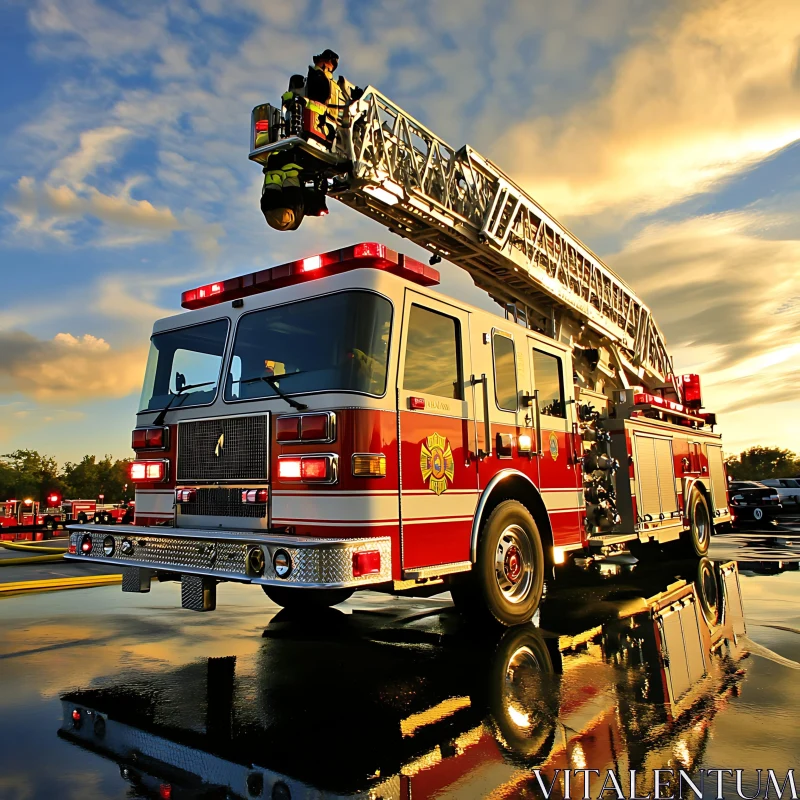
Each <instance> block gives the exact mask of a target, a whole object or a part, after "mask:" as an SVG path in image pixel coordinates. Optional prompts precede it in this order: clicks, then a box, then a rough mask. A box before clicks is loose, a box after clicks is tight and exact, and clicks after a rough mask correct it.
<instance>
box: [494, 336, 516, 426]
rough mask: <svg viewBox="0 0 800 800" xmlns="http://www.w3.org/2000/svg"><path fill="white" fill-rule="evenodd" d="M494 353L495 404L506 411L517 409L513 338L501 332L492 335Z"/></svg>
mask: <svg viewBox="0 0 800 800" xmlns="http://www.w3.org/2000/svg"><path fill="white" fill-rule="evenodd" d="M492 353H493V355H494V396H495V399H496V400H497V405H498V406H499V407H500V408H504V409H505V410H506V411H516V410H517V366H516V362H515V360H514V340H513V339H511V338H509V337H508V336H506V335H505V334H502V333H495V334H494V335H493V336H492Z"/></svg>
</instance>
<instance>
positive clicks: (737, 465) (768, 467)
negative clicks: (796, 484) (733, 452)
mask: <svg viewBox="0 0 800 800" xmlns="http://www.w3.org/2000/svg"><path fill="white" fill-rule="evenodd" d="M725 466H726V467H727V470H728V475H729V476H730V477H731V478H734V479H735V480H742V481H757V480H759V479H760V478H797V477H799V476H800V459H798V457H797V456H796V455H795V454H794V453H793V452H792V451H791V450H786V449H784V448H781V447H762V446H756V447H749V448H748V449H747V450H743V451H742V452H741V453H739V455H738V456H728V457H727V458H726V459H725Z"/></svg>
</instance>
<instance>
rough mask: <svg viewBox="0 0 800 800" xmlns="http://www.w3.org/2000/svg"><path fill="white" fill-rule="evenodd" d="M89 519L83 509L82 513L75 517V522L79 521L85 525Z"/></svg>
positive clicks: (79, 523)
mask: <svg viewBox="0 0 800 800" xmlns="http://www.w3.org/2000/svg"><path fill="white" fill-rule="evenodd" d="M88 521H89V518H88V517H87V516H86V513H85V512H84V511H81V512H80V514H78V516H77V517H75V522H77V523H78V525H85V524H86V523H87V522H88Z"/></svg>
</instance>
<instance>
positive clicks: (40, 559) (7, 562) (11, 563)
mask: <svg viewBox="0 0 800 800" xmlns="http://www.w3.org/2000/svg"><path fill="white" fill-rule="evenodd" d="M63 560H64V554H63V553H55V554H54V555H52V556H30V557H29V558H0V567H18V566H20V565H21V564H54V563H55V562H56V561H63Z"/></svg>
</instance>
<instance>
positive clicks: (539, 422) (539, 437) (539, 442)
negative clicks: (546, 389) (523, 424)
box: [533, 389, 542, 456]
mask: <svg viewBox="0 0 800 800" xmlns="http://www.w3.org/2000/svg"><path fill="white" fill-rule="evenodd" d="M533 408H534V424H535V425H536V455H537V456H541V455H542V416H541V412H540V411H539V390H538V389H534V390H533Z"/></svg>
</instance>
